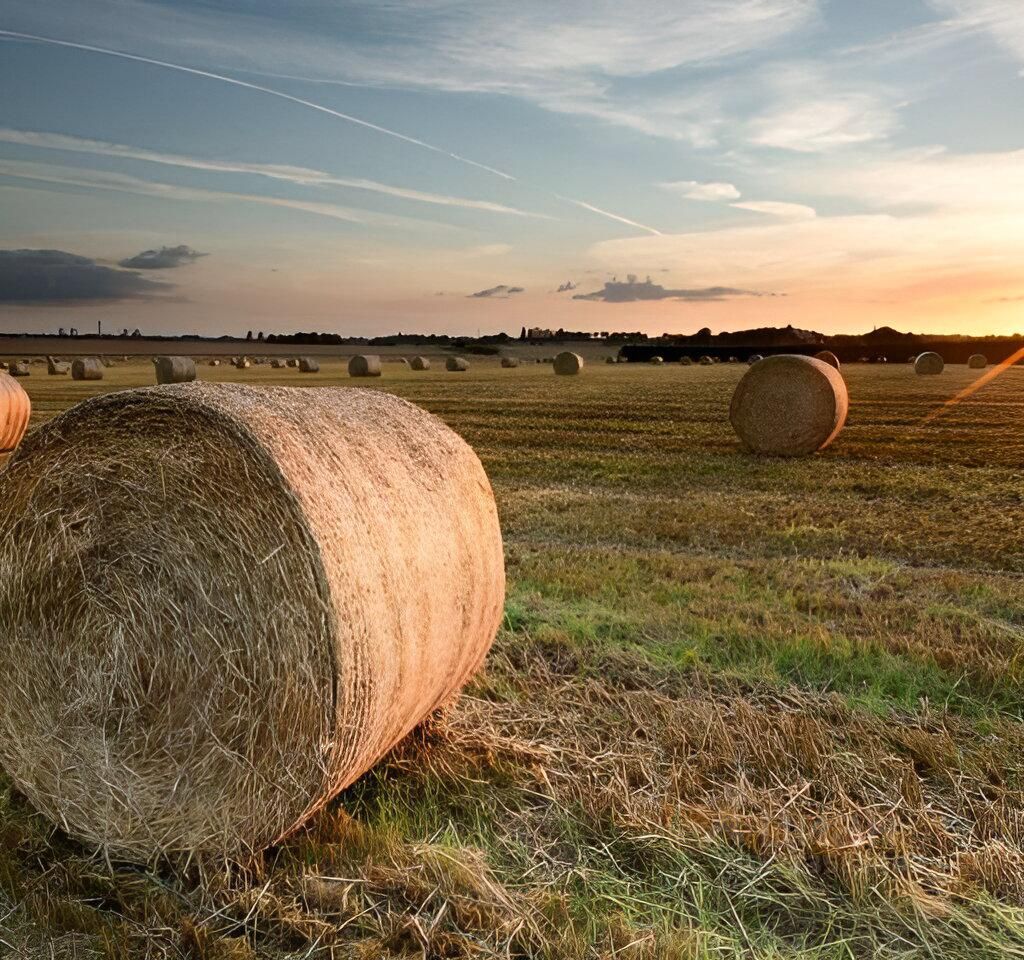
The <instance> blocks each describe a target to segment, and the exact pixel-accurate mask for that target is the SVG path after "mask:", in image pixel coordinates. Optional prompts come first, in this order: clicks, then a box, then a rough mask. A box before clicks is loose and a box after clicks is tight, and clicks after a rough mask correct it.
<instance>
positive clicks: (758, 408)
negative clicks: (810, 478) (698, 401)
mask: <svg viewBox="0 0 1024 960" xmlns="http://www.w3.org/2000/svg"><path fill="white" fill-rule="evenodd" d="M848 409H849V397H848V395H847V392H846V383H845V381H844V380H843V377H842V375H841V374H840V373H839V371H838V370H836V369H835V367H832V366H830V365H829V364H827V363H825V362H824V361H822V360H818V359H816V358H814V357H805V356H795V355H789V354H782V355H779V356H774V357H766V358H765V359H764V360H762V361H761V362H760V363H756V364H754V366H752V367H750V369H748V370H747V372H746V373H745V374H743V377H742V378H741V379H740V382H739V383H738V384H737V385H736V392H735V393H734V394H733V397H732V404H731V405H730V407H729V419H730V421H731V422H732V425H733V429H734V430H735V431H736V433H737V435H738V436H739V438H740V440H741V441H742V442H743V446H744V447H745V448H746V449H747V450H749V451H751V452H752V453H762V454H770V455H772V456H778V457H799V456H806V455H807V454H811V453H814V452H815V451H817V450H822V449H824V448H825V447H827V446H828V445H829V444H830V443H831V442H832V441H833V440H834V439H835V438H836V437H837V436H838V435H839V431H840V430H842V429H843V424H844V423H846V414H847V411H848Z"/></svg>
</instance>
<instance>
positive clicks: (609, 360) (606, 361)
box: [604, 357, 615, 363]
mask: <svg viewBox="0 0 1024 960" xmlns="http://www.w3.org/2000/svg"><path fill="white" fill-rule="evenodd" d="M604 362H605V363H615V357H605V358H604Z"/></svg>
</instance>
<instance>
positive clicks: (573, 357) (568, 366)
mask: <svg viewBox="0 0 1024 960" xmlns="http://www.w3.org/2000/svg"><path fill="white" fill-rule="evenodd" d="M582 369H583V357H581V356H580V355H579V354H578V353H572V352H570V351H569V350H563V351H562V352H561V353H560V354H559V355H558V356H557V357H555V373H557V374H558V375H559V376H562V377H574V376H576V375H577V374H578V373H579V372H580V371H581V370H582Z"/></svg>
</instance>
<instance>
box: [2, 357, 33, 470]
mask: <svg viewBox="0 0 1024 960" xmlns="http://www.w3.org/2000/svg"><path fill="white" fill-rule="evenodd" d="M31 415H32V401H31V400H30V399H29V396H28V394H27V393H26V392H25V391H24V390H23V389H22V388H21V384H19V383H17V382H15V381H14V380H13V379H12V378H11V377H9V376H8V375H7V374H6V373H0V453H10V452H11V451H12V450H13V449H14V448H15V447H16V446H17V445H18V444H19V443H21V438H22V437H23V436H25V431H26V430H27V429H28V421H29V417H30V416H31Z"/></svg>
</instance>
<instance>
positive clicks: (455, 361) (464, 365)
mask: <svg viewBox="0 0 1024 960" xmlns="http://www.w3.org/2000/svg"><path fill="white" fill-rule="evenodd" d="M444 368H445V370H448V371H450V372H451V373H461V372H462V371H463V370H468V369H469V361H468V360H463V358H462V357H449V358H448V359H447V360H445V362H444Z"/></svg>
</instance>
